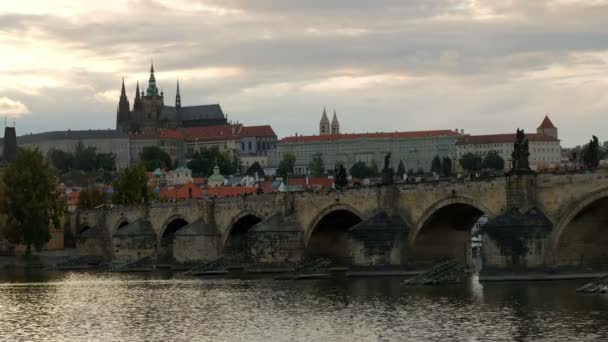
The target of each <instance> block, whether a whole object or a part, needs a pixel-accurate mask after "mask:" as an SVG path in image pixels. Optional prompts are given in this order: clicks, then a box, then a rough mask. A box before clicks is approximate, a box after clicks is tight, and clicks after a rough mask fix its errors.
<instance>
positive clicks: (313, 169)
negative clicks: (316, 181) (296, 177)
mask: <svg viewBox="0 0 608 342" xmlns="http://www.w3.org/2000/svg"><path fill="white" fill-rule="evenodd" d="M308 170H310V174H311V175H312V176H314V177H320V176H323V175H324V174H325V163H324V162H323V154H322V153H315V154H314V155H313V156H312V160H311V161H310V164H308Z"/></svg>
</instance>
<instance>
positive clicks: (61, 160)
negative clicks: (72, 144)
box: [48, 149, 74, 173]
mask: <svg viewBox="0 0 608 342" xmlns="http://www.w3.org/2000/svg"><path fill="white" fill-rule="evenodd" d="M48 159H49V160H50V161H51V164H52V165H53V166H54V167H55V168H56V169H57V170H59V171H60V172H61V173H66V172H68V171H70V169H72V168H73V167H74V155H73V154H71V153H67V152H64V151H61V150H56V149H52V150H50V151H49V153H48Z"/></svg>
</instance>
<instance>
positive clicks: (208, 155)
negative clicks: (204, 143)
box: [188, 146, 239, 177]
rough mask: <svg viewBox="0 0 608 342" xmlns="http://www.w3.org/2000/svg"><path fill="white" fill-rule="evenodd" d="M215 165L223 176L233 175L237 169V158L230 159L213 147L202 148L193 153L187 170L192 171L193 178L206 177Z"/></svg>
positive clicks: (210, 173) (227, 155)
mask: <svg viewBox="0 0 608 342" xmlns="http://www.w3.org/2000/svg"><path fill="white" fill-rule="evenodd" d="M215 165H217V166H219V168H220V173H221V174H223V175H231V174H235V173H236V171H237V170H238V169H239V162H238V158H236V157H234V158H232V159H231V158H230V155H229V154H228V152H225V153H222V152H220V150H219V149H218V148H217V147H216V146H214V147H212V148H209V149H207V148H203V149H201V150H200V151H198V152H196V153H194V156H192V159H191V160H190V162H188V168H189V169H190V170H192V174H193V175H194V176H195V177H208V176H210V175H212V174H213V168H214V167H215Z"/></svg>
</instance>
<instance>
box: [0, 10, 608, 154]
mask: <svg viewBox="0 0 608 342" xmlns="http://www.w3.org/2000/svg"><path fill="white" fill-rule="evenodd" d="M607 23H608V0H385V1H379V0H331V1H330V0H306V1H302V0H199V1H197V0H145V1H144V0H130V1H129V0H125V1H122V0H120V1H119V0H103V1H73V0H20V1H13V0H0V115H9V116H15V115H18V118H17V130H18V133H20V134H26V133H29V132H41V131H47V130H62V129H68V128H71V129H85V128H114V126H115V120H116V119H115V115H116V106H117V103H118V97H119V92H120V82H121V78H122V77H124V78H125V83H126V86H127V89H128V90H127V91H128V96H129V98H130V100H131V101H132V98H133V95H134V92H135V82H136V81H137V80H139V81H140V82H146V83H147V78H148V70H149V64H150V59H151V58H153V59H154V64H155V69H156V71H157V73H156V76H157V83H158V84H159V86H160V87H161V88H163V89H164V91H165V98H166V100H165V101H166V102H168V103H169V104H172V103H173V101H174V95H175V83H176V79H177V78H179V80H180V84H181V91H182V103H183V105H196V104H205V103H220V104H221V105H222V107H223V109H224V111H225V112H226V113H228V115H229V118H230V119H231V120H238V121H240V122H243V123H246V124H265V123H270V124H272V126H273V127H274V128H275V130H276V131H277V133H278V135H279V136H286V135H291V134H294V133H299V134H310V133H313V132H316V130H317V129H318V127H317V125H318V120H319V119H320V116H321V112H322V110H323V107H324V106H326V107H327V109H328V111H333V109H334V108H335V109H336V110H337V112H338V117H339V118H340V121H341V125H342V130H343V131H346V132H353V131H357V132H361V131H363V132H365V131H370V132H371V131H394V130H426V129H454V128H459V129H464V130H465V132H468V133H471V134H480V133H498V132H511V131H515V129H516V128H517V127H523V128H526V129H527V130H534V129H535V128H536V127H537V126H538V124H539V123H540V122H541V120H542V119H543V117H544V115H545V114H546V113H549V114H550V117H551V118H552V119H553V121H554V123H555V124H556V125H557V126H558V127H559V128H560V135H561V138H562V140H563V144H564V145H565V146H570V145H576V144H580V143H582V142H585V141H586V140H588V139H589V136H590V135H591V134H597V135H599V136H600V139H602V140H606V139H608V30H607V25H608V24H607Z"/></svg>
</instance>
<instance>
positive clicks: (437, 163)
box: [431, 156, 441, 174]
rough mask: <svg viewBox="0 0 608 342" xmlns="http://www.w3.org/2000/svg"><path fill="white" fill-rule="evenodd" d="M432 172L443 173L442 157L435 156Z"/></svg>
mask: <svg viewBox="0 0 608 342" xmlns="http://www.w3.org/2000/svg"><path fill="white" fill-rule="evenodd" d="M431 172H434V173H436V174H441V157H439V156H435V157H434V158H433V161H432V162H431Z"/></svg>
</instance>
